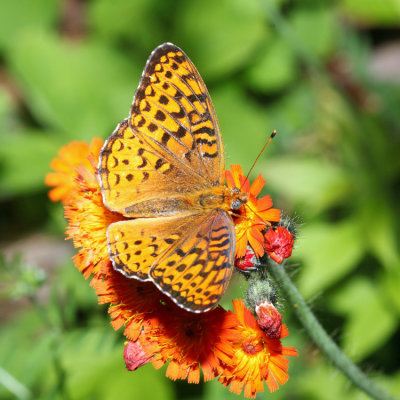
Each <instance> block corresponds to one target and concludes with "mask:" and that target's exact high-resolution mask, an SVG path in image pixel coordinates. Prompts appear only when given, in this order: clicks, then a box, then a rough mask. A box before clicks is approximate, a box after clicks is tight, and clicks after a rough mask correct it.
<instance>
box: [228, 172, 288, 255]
mask: <svg viewBox="0 0 400 400" xmlns="http://www.w3.org/2000/svg"><path fill="white" fill-rule="evenodd" d="M231 170H232V172H231V171H228V170H227V171H225V178H226V182H227V184H228V187H230V188H239V189H240V190H241V191H242V192H244V193H247V194H248V198H249V200H248V202H247V203H246V204H244V205H243V206H242V207H241V208H240V209H239V210H237V211H236V214H240V216H239V217H236V218H234V221H235V228H236V257H237V258H242V257H244V256H245V254H246V250H247V243H249V244H250V246H251V247H252V248H253V250H254V253H255V254H256V256H257V257H262V256H263V255H264V236H263V234H262V231H263V230H264V229H265V228H267V227H269V226H270V225H271V222H279V220H280V216H281V211H280V210H278V209H276V208H272V200H271V197H270V196H264V197H262V198H260V199H257V196H258V195H259V194H260V192H261V189H262V188H263V186H264V185H265V180H264V178H263V177H262V176H261V175H258V177H257V178H256V179H255V181H254V182H253V184H252V185H251V186H250V184H249V180H248V179H247V178H246V177H245V176H244V175H243V171H242V167H241V166H240V165H231Z"/></svg>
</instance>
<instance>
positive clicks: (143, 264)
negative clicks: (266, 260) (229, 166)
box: [107, 211, 235, 312]
mask: <svg viewBox="0 0 400 400" xmlns="http://www.w3.org/2000/svg"><path fill="white" fill-rule="evenodd" d="M155 227H157V229H156V228H155ZM107 235H108V242H109V248H110V256H111V260H112V262H113V265H114V267H115V269H117V270H119V271H120V272H121V273H123V274H124V275H125V276H127V277H130V278H131V277H133V278H137V279H140V280H144V281H146V280H152V281H153V282H154V283H155V284H156V285H157V286H158V287H159V288H160V289H161V291H162V292H163V293H165V294H167V295H168V296H170V297H171V298H172V300H173V301H174V302H175V303H177V304H178V305H179V306H180V307H183V308H185V309H186V310H190V311H192V312H204V311H207V310H209V309H210V308H212V307H213V306H214V305H215V304H216V303H217V302H218V301H219V299H220V298H221V296H222V295H223V293H224V291H225V288H226V286H227V284H228V283H229V280H230V277H231V274H232V263H233V255H234V253H233V252H232V243H234V235H235V231H234V226H233V221H232V218H231V217H230V216H229V215H228V214H227V213H226V212H225V211H216V212H214V213H211V214H204V213H203V214H194V215H185V216H173V217H158V218H138V219H132V220H127V221H119V222H116V223H114V224H111V225H110V227H109V229H108V232H107Z"/></svg>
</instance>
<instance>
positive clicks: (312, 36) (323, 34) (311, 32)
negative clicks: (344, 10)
mask: <svg viewBox="0 0 400 400" xmlns="http://www.w3.org/2000/svg"><path fill="white" fill-rule="evenodd" d="M290 21H291V25H292V29H293V30H294V34H295V35H296V37H297V39H298V41H299V42H300V43H301V44H302V45H303V46H304V47H306V48H307V50H308V51H309V52H311V53H313V54H316V55H317V56H320V57H327V56H329V55H330V54H331V53H332V50H333V48H334V45H335V40H336V38H337V34H336V31H337V29H340V28H339V27H338V26H337V25H336V20H335V18H334V14H333V13H332V10H331V9H330V8H329V7H324V8H298V9H297V10H296V11H295V12H294V13H293V14H292V15H291V16H290Z"/></svg>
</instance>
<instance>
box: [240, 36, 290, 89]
mask: <svg viewBox="0 0 400 400" xmlns="http://www.w3.org/2000/svg"><path fill="white" fill-rule="evenodd" d="M296 76H297V65H296V59H295V56H294V54H293V52H292V50H291V49H290V48H289V46H288V45H287V43H285V42H284V41H283V40H282V39H279V38H278V39H277V40H274V41H272V42H270V43H267V44H266V46H265V47H264V48H263V49H260V54H259V55H258V57H257V58H256V59H255V60H254V63H251V64H250V68H249V69H248V70H247V73H246V77H247V82H248V84H249V86H250V87H251V88H252V89H254V90H255V91H258V92H265V93H268V92H274V91H279V90H282V89H284V88H285V87H286V86H288V85H289V84H290V83H292V82H293V81H294V79H295V78H296Z"/></svg>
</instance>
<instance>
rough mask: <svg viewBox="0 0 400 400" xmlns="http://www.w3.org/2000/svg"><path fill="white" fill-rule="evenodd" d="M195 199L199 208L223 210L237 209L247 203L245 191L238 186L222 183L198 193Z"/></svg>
mask: <svg viewBox="0 0 400 400" xmlns="http://www.w3.org/2000/svg"><path fill="white" fill-rule="evenodd" d="M196 200H197V201H195V202H196V203H197V204H196V205H198V206H200V207H201V208H203V209H206V210H210V209H217V208H219V209H222V210H225V211H229V210H238V209H239V208H240V207H241V206H242V205H243V204H245V203H247V201H248V195H247V193H243V192H241V191H240V190H239V189H238V188H232V189H230V188H228V187H226V186H224V185H220V186H215V187H212V188H210V189H209V190H207V191H202V192H201V193H199V195H198V198H197V199H196Z"/></svg>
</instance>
